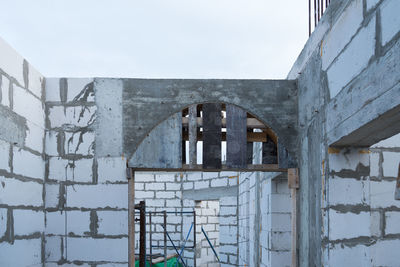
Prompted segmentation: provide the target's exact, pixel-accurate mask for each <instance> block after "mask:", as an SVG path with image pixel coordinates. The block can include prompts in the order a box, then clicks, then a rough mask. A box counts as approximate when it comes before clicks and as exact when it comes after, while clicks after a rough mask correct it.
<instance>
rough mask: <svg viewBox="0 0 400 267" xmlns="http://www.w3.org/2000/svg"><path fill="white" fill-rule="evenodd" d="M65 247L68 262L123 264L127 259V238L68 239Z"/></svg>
mask: <svg viewBox="0 0 400 267" xmlns="http://www.w3.org/2000/svg"><path fill="white" fill-rule="evenodd" d="M66 246H67V250H68V258H67V260H70V261H105V262H125V261H126V259H127V258H128V238H117V239H106V238H103V239H93V238H75V237H68V242H67V244H66Z"/></svg>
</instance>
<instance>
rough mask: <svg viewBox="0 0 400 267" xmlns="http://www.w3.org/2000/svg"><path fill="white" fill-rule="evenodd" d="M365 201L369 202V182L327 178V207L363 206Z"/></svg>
mask: <svg viewBox="0 0 400 267" xmlns="http://www.w3.org/2000/svg"><path fill="white" fill-rule="evenodd" d="M367 199H368V200H369V181H361V180H355V179H346V178H338V177H335V178H329V205H339V204H343V205H348V204H350V205H356V204H365V203H366V202H367V201H366V200H367ZM272 206H273V205H272Z"/></svg>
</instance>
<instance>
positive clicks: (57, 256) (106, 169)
mask: <svg viewBox="0 0 400 267" xmlns="http://www.w3.org/2000/svg"><path fill="white" fill-rule="evenodd" d="M94 99H95V98H94V91H93V80H92V79H64V78H61V79H58V78H57V79H46V118H47V120H46V129H47V130H46V139H45V143H46V187H45V189H46V190H45V194H46V199H45V217H46V223H45V233H46V238H45V241H46V246H45V261H46V264H49V265H51V264H54V265H55V264H64V263H65V264H78V265H80V264H97V263H99V264H100V263H108V264H113V265H116V266H117V265H119V264H120V265H121V266H122V265H126V263H127V255H128V251H127V248H128V213H127V206H128V186H127V180H126V177H125V159H123V158H122V157H104V158H97V157H96V156H95V145H94V144H95V143H94V141H95V133H94V123H95V120H96V105H95V102H94Z"/></svg>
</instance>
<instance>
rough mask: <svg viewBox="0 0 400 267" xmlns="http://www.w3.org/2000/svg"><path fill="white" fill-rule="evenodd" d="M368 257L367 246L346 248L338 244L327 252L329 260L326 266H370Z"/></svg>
mask: <svg viewBox="0 0 400 267" xmlns="http://www.w3.org/2000/svg"><path fill="white" fill-rule="evenodd" d="M369 256H370V254H369V247H367V246H363V245H357V246H351V247H347V246H342V245H340V244H338V245H335V246H334V247H333V248H331V249H330V250H329V260H328V262H327V265H326V266H352V267H353V266H354V267H365V266H371V265H370V262H369V259H370V257H369Z"/></svg>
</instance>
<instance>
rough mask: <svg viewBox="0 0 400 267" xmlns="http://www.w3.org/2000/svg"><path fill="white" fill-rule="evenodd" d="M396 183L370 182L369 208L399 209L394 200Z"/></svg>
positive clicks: (397, 202)
mask: <svg viewBox="0 0 400 267" xmlns="http://www.w3.org/2000/svg"><path fill="white" fill-rule="evenodd" d="M395 187H396V181H371V182H370V191H371V208H387V207H400V201H398V200H395V199H394V190H395Z"/></svg>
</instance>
